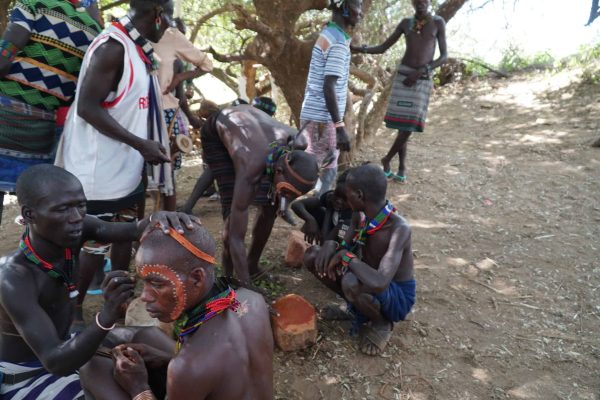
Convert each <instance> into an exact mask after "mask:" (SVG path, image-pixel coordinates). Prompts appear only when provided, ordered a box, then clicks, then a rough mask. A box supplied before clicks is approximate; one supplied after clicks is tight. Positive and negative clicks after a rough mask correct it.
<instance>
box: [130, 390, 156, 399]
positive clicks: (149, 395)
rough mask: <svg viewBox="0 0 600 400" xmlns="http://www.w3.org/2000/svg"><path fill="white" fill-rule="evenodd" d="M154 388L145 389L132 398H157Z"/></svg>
mask: <svg viewBox="0 0 600 400" xmlns="http://www.w3.org/2000/svg"><path fill="white" fill-rule="evenodd" d="M155 399H156V397H154V394H153V393H152V390H144V391H143V392H141V393H138V394H136V395H135V396H134V397H133V398H132V399H131V400H155Z"/></svg>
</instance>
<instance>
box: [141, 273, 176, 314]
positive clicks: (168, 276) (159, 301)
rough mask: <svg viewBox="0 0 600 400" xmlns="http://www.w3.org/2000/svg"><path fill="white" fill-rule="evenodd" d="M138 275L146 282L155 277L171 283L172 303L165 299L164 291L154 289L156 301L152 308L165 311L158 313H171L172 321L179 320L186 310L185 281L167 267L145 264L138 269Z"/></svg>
mask: <svg viewBox="0 0 600 400" xmlns="http://www.w3.org/2000/svg"><path fill="white" fill-rule="evenodd" d="M138 275H139V276H140V277H141V278H142V279H144V280H147V279H149V278H150V277H151V276H155V277H158V278H160V279H162V280H164V281H167V282H169V283H170V286H171V287H172V289H171V293H170V296H171V300H172V301H171V302H169V301H168V299H166V298H165V296H166V294H165V293H164V291H161V289H160V288H154V287H153V292H154V295H155V300H154V301H153V303H152V304H151V305H150V306H152V305H155V306H156V307H162V308H164V309H163V310H160V309H158V310H157V312H161V311H162V312H165V313H167V312H169V311H170V312H169V318H170V320H171V321H174V320H176V319H177V318H179V316H180V315H181V313H182V312H183V310H185V304H186V300H187V292H186V289H185V287H184V285H183V281H182V280H181V278H179V276H178V275H177V273H176V272H175V271H174V270H173V269H172V268H171V267H169V266H167V265H161V264H152V265H149V264H144V265H142V266H141V267H138ZM145 290H146V287H145V286H144V291H145ZM169 309H170V310H169Z"/></svg>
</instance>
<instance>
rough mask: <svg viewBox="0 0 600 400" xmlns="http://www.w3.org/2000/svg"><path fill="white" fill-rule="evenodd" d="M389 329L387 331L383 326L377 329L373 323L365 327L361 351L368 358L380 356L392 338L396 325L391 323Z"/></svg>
mask: <svg viewBox="0 0 600 400" xmlns="http://www.w3.org/2000/svg"><path fill="white" fill-rule="evenodd" d="M388 328H389V329H386V328H385V327H382V326H381V327H379V328H377V327H374V326H373V323H371V324H369V325H365V326H363V328H362V331H361V338H360V351H361V352H363V353H364V354H366V355H368V356H378V355H380V354H381V353H382V352H383V350H384V349H385V347H386V346H387V344H388V342H389V341H390V338H391V337H392V333H393V332H394V324H393V323H391V322H390V323H389V325H388Z"/></svg>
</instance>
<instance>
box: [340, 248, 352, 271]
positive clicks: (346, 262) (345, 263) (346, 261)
mask: <svg viewBox="0 0 600 400" xmlns="http://www.w3.org/2000/svg"><path fill="white" fill-rule="evenodd" d="M355 258H356V255H355V254H354V253H351V252H349V251H347V252H346V254H344V255H343V256H342V262H341V263H340V268H341V270H342V275H343V274H345V273H346V272H347V271H348V268H349V267H350V263H351V262H352V260H354V259H355Z"/></svg>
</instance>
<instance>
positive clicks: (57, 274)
mask: <svg viewBox="0 0 600 400" xmlns="http://www.w3.org/2000/svg"><path fill="white" fill-rule="evenodd" d="M19 249H21V252H22V253H23V255H24V256H25V258H27V259H28V260H29V261H31V262H32V263H34V264H35V265H37V266H38V267H39V268H40V269H41V270H42V271H44V272H45V273H46V274H48V276H49V277H50V278H52V279H58V280H61V281H62V282H63V283H64V285H65V286H66V288H67V290H68V291H69V298H71V299H73V298H75V297H77V295H78V294H79V292H78V291H77V288H76V286H75V284H74V283H73V280H72V276H73V266H74V260H73V253H72V251H71V249H65V262H64V266H63V268H62V269H61V268H56V267H54V266H53V265H52V264H50V263H49V262H48V261H46V260H44V259H42V258H41V257H40V256H39V255H38V254H37V253H36V252H35V250H34V249H33V247H32V246H31V241H30V240H29V228H25V232H24V233H23V236H22V237H21V241H20V242H19Z"/></svg>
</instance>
